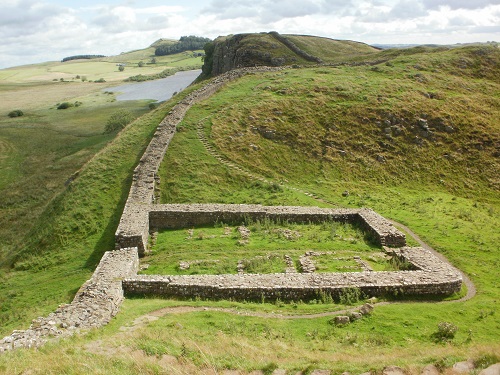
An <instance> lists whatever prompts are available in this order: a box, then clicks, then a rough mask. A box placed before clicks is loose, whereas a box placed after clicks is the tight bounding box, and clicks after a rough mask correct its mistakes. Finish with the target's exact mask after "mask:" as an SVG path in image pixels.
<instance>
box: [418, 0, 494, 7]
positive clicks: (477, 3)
mask: <svg viewBox="0 0 500 375" xmlns="http://www.w3.org/2000/svg"><path fill="white" fill-rule="evenodd" d="M423 4H424V5H425V7H426V8H428V9H438V8H440V7H448V8H450V9H482V8H486V7H487V6H489V5H499V4H500V0H423Z"/></svg>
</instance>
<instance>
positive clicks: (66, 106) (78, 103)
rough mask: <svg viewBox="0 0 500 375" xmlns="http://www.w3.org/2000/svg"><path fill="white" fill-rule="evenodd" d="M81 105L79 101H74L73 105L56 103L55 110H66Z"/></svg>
mask: <svg viewBox="0 0 500 375" xmlns="http://www.w3.org/2000/svg"><path fill="white" fill-rule="evenodd" d="M82 104H83V103H82V102H80V101H76V102H74V103H70V102H62V103H57V104H56V108H57V109H68V108H71V107H79V106H81V105H82Z"/></svg>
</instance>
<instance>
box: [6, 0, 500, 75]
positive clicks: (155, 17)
mask: <svg viewBox="0 0 500 375" xmlns="http://www.w3.org/2000/svg"><path fill="white" fill-rule="evenodd" d="M78 3H80V4H84V5H81V6H78V5H74V4H78ZM110 3H117V4H120V5H119V6H113V5H109V4H110ZM165 3H167V4H174V5H165ZM72 4H73V5H72ZM498 25H500V0H489V1H488V0H414V1H410V0H286V1H285V0H210V1H202V0H182V2H181V1H179V2H177V1H171V2H165V1H162V0H143V1H141V2H139V1H137V0H120V1H116V2H108V3H106V2H105V1H104V0H102V1H101V0H88V1H86V0H85V1H84V0H80V2H78V1H74V2H68V1H66V2H64V0H38V1H35V0H0V40H1V43H0V68H1V67H5V66H14V65H20V64H23V63H31V62H40V61H48V60H55V59H60V58H63V57H66V56H71V55H77V54H85V53H89V54H103V55H114V54H118V53H120V52H125V51H130V50H133V49H139V48H144V47H146V46H148V45H150V44H151V43H152V42H154V41H155V40H158V39H159V38H172V39H177V38H179V37H180V36H182V35H200V36H206V37H210V38H215V37H217V36H219V35H228V34H236V33H242V32H262V31H269V30H276V31H278V32H280V33H284V34H310V35H319V36H325V37H331V38H335V39H350V40H356V41H361V42H368V43H460V42H463V43H466V42H472V41H487V40H495V39H496V40H498V35H499V26H498ZM20 46H22V48H20Z"/></svg>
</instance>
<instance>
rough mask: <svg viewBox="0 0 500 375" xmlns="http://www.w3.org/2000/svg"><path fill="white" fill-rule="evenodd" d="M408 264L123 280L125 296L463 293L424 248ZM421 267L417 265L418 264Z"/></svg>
mask: <svg viewBox="0 0 500 375" xmlns="http://www.w3.org/2000/svg"><path fill="white" fill-rule="evenodd" d="M400 256H403V257H405V259H406V260H407V261H408V262H410V263H411V262H412V261H414V260H418V261H419V262H420V263H419V265H418V266H420V267H422V268H421V269H419V270H417V271H395V272H347V273H292V274H285V273H282V274H266V275H261V274H237V275H191V276H151V275H139V276H136V277H133V278H128V279H125V280H124V281H123V288H124V290H125V293H126V294H138V295H150V296H164V297H183V298H186V297H187V298H195V297H199V298H202V299H234V300H254V301H260V300H262V299H265V300H276V299H278V298H279V299H281V300H293V301H298V300H303V301H306V300H311V299H317V298H320V297H321V295H322V294H323V293H328V294H330V295H331V296H332V297H338V296H339V295H340V294H341V293H342V292H343V291H344V290H345V289H346V288H352V287H356V288H359V289H360V290H361V291H362V292H363V293H364V294H365V295H367V296H370V297H372V296H381V295H391V294H398V295H401V294H403V295H450V294H453V293H455V292H458V291H460V288H461V285H462V277H461V275H460V273H459V272H458V271H456V270H455V269H453V268H452V267H451V266H449V265H448V264H446V263H443V262H441V261H440V260H439V259H438V258H437V257H435V256H434V255H433V254H432V253H430V252H428V251H426V250H425V249H423V248H405V250H404V251H402V252H401V253H400ZM415 266H417V265H415Z"/></svg>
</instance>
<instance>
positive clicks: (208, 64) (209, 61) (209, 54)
mask: <svg viewBox="0 0 500 375" xmlns="http://www.w3.org/2000/svg"><path fill="white" fill-rule="evenodd" d="M203 49H204V50H205V56H204V57H203V66H202V67H201V71H202V72H203V75H204V76H205V77H210V76H211V75H212V68H213V65H214V50H215V44H214V43H213V42H209V43H206V44H205V45H204V46H203Z"/></svg>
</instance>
